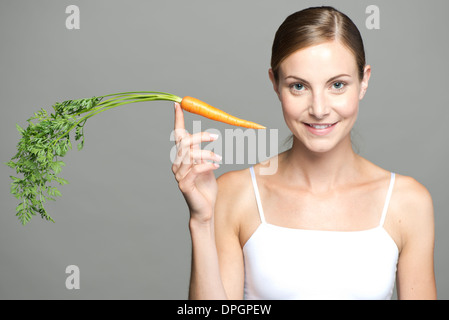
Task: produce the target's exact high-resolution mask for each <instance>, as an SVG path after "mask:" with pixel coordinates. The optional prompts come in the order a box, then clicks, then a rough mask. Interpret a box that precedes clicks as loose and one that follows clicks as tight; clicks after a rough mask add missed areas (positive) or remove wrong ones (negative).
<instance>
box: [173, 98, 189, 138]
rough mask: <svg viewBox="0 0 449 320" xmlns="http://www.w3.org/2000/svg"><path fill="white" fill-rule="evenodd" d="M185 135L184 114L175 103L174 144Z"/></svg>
mask: <svg viewBox="0 0 449 320" xmlns="http://www.w3.org/2000/svg"><path fill="white" fill-rule="evenodd" d="M185 133H186V129H185V125H184V112H183V111H182V109H181V105H180V104H179V103H178V102H175V142H176V143H178V142H179V140H180V139H181V138H182V137H183V136H184V135H185Z"/></svg>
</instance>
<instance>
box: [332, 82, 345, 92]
mask: <svg viewBox="0 0 449 320" xmlns="http://www.w3.org/2000/svg"><path fill="white" fill-rule="evenodd" d="M344 86H345V84H344V83H343V82H334V84H333V85H332V87H333V88H334V89H337V90H341V89H343V87H344Z"/></svg>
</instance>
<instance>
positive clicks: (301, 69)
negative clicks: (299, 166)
mask: <svg viewBox="0 0 449 320" xmlns="http://www.w3.org/2000/svg"><path fill="white" fill-rule="evenodd" d="M370 71H371V70H370V67H369V66H366V67H365V75H364V78H363V79H362V80H360V79H359V77H358V70H357V65H356V60H355V57H354V55H353V54H352V53H351V51H349V49H347V48H346V47H345V46H343V45H342V44H340V43H339V42H338V41H331V42H325V43H322V44H319V45H315V46H311V47H308V48H305V49H301V50H298V51H296V52H295V53H293V54H291V55H290V56H288V57H287V58H286V59H285V60H284V61H283V62H282V63H281V65H280V68H279V79H278V81H277V82H276V81H275V79H274V76H273V73H272V71H271V70H270V78H271V81H272V82H273V86H274V89H275V91H276V93H277V94H278V97H279V99H280V101H281V103H282V109H283V113H284V119H285V121H286V123H287V126H288V127H289V129H290V130H291V132H292V133H293V134H294V136H295V137H296V139H298V140H299V141H300V142H302V143H303V144H304V145H305V146H306V147H307V148H308V149H309V150H311V151H314V152H326V151H329V150H331V149H332V148H333V147H335V146H336V145H337V144H339V143H340V142H342V141H343V140H346V139H349V140H348V141H349V142H350V132H351V129H352V127H353V125H354V123H355V121H356V118H357V113H358V107H359V100H361V99H362V98H363V96H364V94H365V92H366V89H367V87H368V80H369V76H370Z"/></svg>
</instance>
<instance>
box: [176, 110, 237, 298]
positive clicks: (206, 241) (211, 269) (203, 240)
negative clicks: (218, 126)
mask: <svg viewBox="0 0 449 320" xmlns="http://www.w3.org/2000/svg"><path fill="white" fill-rule="evenodd" d="M214 139H216V137H214V136H211V135H210V134H209V133H206V132H201V133H196V134H193V135H191V134H189V133H188V132H187V131H186V130H185V128H184V115H183V112H182V109H181V108H180V106H179V105H178V104H175V141H176V146H177V155H176V159H175V161H174V163H173V165H172V171H173V174H174V175H175V179H176V180H177V182H178V187H179V189H180V190H181V192H182V194H183V196H184V198H185V199H186V202H187V205H188V207H189V211H190V220H189V228H190V234H191V239H192V266H191V279H190V290H189V298H190V299H227V298H228V297H231V298H234V299H235V298H236V295H235V294H234V290H233V288H234V286H224V285H223V281H222V277H224V278H225V279H226V281H225V283H229V282H233V281H235V280H234V279H233V277H232V276H228V275H229V274H230V273H229V272H233V271H234V269H233V268H231V269H229V268H228V266H229V265H230V264H232V263H233V257H232V255H229V252H230V250H229V249H230V248H233V249H234V251H233V250H231V251H232V252H235V250H236V249H237V247H236V246H235V243H236V242H235V239H238V237H234V234H233V231H232V230H236V229H235V228H234V227H233V225H232V224H233V223H234V221H233V220H232V219H229V218H228V216H227V214H226V213H227V210H228V209H227V206H226V205H225V204H227V203H231V202H232V201H231V200H230V199H228V198H227V192H226V191H227V190H229V188H228V187H227V186H226V185H227V184H226V183H221V185H223V187H222V188H218V183H217V181H216V179H215V175H214V173H213V170H214V169H216V168H217V166H215V165H214V164H213V163H211V162H208V161H206V160H212V161H219V160H220V158H219V157H217V156H216V155H215V154H214V153H212V152H210V151H207V150H200V147H199V146H200V143H201V142H207V141H212V140H214ZM222 180H224V181H225V182H226V181H229V179H222ZM218 189H221V190H224V192H219V191H218ZM234 189H235V188H234ZM219 194H222V195H223V196H219V197H217V195H219ZM217 198H218V199H222V200H221V201H217ZM221 208H222V209H221ZM216 217H217V219H215V218H216ZM215 220H219V221H220V222H219V223H218V228H217V229H218V230H219V232H217V237H216V232H215V231H216V228H215V226H214V222H215ZM216 239H217V240H216ZM217 243H218V244H219V245H218V247H219V250H217ZM219 251H220V252H223V254H221V255H220V258H219V254H218V252H219ZM240 252H241V250H240ZM223 257H224V259H223ZM241 265H242V268H243V263H241ZM223 270H224V271H223ZM242 270H243V269H242ZM242 283H243V282H242ZM225 288H226V289H229V291H230V294H227V292H226V290H225Z"/></svg>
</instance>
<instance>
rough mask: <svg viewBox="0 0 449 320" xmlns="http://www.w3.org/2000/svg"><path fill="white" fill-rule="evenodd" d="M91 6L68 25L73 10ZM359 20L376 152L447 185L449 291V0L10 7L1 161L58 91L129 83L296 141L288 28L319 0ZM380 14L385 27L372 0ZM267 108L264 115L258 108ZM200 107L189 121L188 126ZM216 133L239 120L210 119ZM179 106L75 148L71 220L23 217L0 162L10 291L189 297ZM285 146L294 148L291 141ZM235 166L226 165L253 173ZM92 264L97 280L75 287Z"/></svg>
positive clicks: (2, 32) (129, 112) (371, 150)
mask: <svg viewBox="0 0 449 320" xmlns="http://www.w3.org/2000/svg"><path fill="white" fill-rule="evenodd" d="M70 4H76V5H78V6H79V8H80V11H81V28H80V30H67V29H66V27H65V20H66V17H67V16H68V15H67V14H66V13H65V8H66V7H67V6H68V5H70ZM321 4H329V5H334V6H335V7H336V8H338V9H340V10H342V11H343V12H345V13H346V14H348V15H349V16H350V17H351V18H352V19H353V20H354V22H355V23H356V24H357V25H358V27H359V29H360V31H361V33H362V35H363V37H364V41H365V45H366V52H367V60H368V63H369V64H371V66H372V69H373V72H372V77H371V82H370V87H369V90H368V94H367V95H366V97H365V99H364V100H363V102H362V104H361V109H360V116H359V120H358V123H357V125H356V130H355V132H356V134H355V142H356V144H357V145H358V147H359V150H360V154H362V155H363V156H365V157H367V158H368V159H370V160H371V161H373V162H374V163H376V164H378V165H380V166H382V167H384V168H386V169H388V170H392V171H395V172H398V173H400V174H405V175H411V176H413V177H415V178H416V179H417V180H418V181H420V182H421V183H423V184H424V185H425V186H426V187H427V188H428V189H429V190H430V192H431V193H432V196H433V199H434V205H435V217H436V251H435V271H436V277H437V287H438V293H439V298H440V299H448V298H449V277H448V275H447V271H448V269H449V257H448V254H447V245H448V243H449V233H448V232H447V229H448V227H449V217H448V215H447V210H448V208H449V197H448V196H447V190H448V189H449V174H448V169H447V163H448V162H449V151H448V142H447V139H448V137H449V134H448V126H447V124H448V123H449V108H448V102H449V101H448V95H447V90H448V88H447V79H446V78H447V74H448V71H449V70H448V66H449V65H448V61H447V57H448V56H449V47H448V41H447V33H448V31H449V28H448V27H449V20H448V19H447V12H449V2H448V1H446V0H440V1H436V0H432V1H405V0H401V1H399V0H396V1H380V0H376V1H284V0H282V1H280V0H276V1H266V0H264V1H261V0H257V1H256V0H253V1H242V0H238V1H237V0H231V1H230V0H227V1H223V0H221V1H211V0H194V1H192V0H189V1H184V0H177V1H167V0H164V1H162V0H161V1H143V0H128V1H116V0H114V1H112V0H108V1H104V0H102V1H100V0H95V1H93V0H90V1H80V0H77V1H75V0H73V1H63V0H52V1H50V0H40V1H35V0H28V1H25V0H14V1H12V0H10V1H7V0H1V1H0V97H1V100H0V101H1V102H0V108H1V117H0V150H1V151H0V152H1V153H0V160H1V162H2V163H4V162H7V161H8V160H9V159H10V158H11V157H12V156H13V155H14V154H15V151H16V144H17V141H18V139H19V135H18V133H17V131H16V129H15V124H16V123H18V124H20V125H22V126H25V125H26V121H25V120H26V119H28V118H29V117H30V116H31V115H32V114H33V113H34V112H35V111H37V110H38V109H40V108H41V107H43V108H46V109H47V110H50V109H49V108H50V107H51V105H52V104H53V103H54V102H56V101H63V100H67V99H76V98H83V97H91V96H94V95H102V94H108V93H113V92H121V91H136V90H154V91H166V92H170V93H174V94H177V95H179V96H184V95H191V96H195V97H197V98H200V99H202V100H205V101H207V102H209V103H211V104H213V105H216V106H217V107H220V108H222V109H225V110H226V111H228V112H230V113H233V114H235V115H238V116H240V117H242V118H245V119H249V120H253V121H256V122H259V123H262V124H265V125H266V126H267V127H269V128H277V129H279V146H280V149H281V147H282V145H281V144H282V142H283V140H284V139H285V138H286V137H287V136H288V134H289V131H288V129H287V128H286V126H285V124H284V121H283V118H282V114H281V111H280V105H279V103H278V100H277V98H276V96H275V94H274V93H273V91H272V88H271V84H270V82H269V80H268V76H267V69H268V67H269V59H270V49H271V43H272V40H273V36H274V33H275V31H276V29H277V27H278V26H279V25H280V23H281V22H282V21H283V20H284V18H285V17H286V16H287V15H289V14H290V13H293V12H294V11H297V10H300V9H303V8H305V7H308V6H311V5H321ZM370 4H375V5H377V6H379V8H380V18H381V21H380V30H368V29H367V28H366V27H365V19H366V18H367V14H366V13H365V8H366V7H367V6H368V5H370ZM256 110H257V112H256ZM193 120H199V117H197V116H191V115H187V116H186V122H187V127H191V126H192V121H193ZM201 125H202V129H203V130H206V129H209V128H216V129H218V130H220V132H224V129H226V128H229V126H225V125H221V124H218V123H215V122H211V121H209V120H205V119H201ZM172 127H173V108H172V103H170V102H148V103H143V104H135V105H131V106H128V107H124V108H122V109H120V108H118V109H114V110H111V111H108V112H105V113H103V114H102V115H101V116H98V117H94V118H92V119H90V120H89V121H88V123H87V125H86V130H85V134H86V144H85V148H84V150H82V151H80V152H78V151H77V150H76V148H75V149H74V150H72V151H71V152H69V153H68V154H67V156H66V157H65V158H64V161H65V162H66V164H67V166H66V167H65V168H64V169H63V171H62V173H61V176H62V177H64V178H66V179H67V180H69V182H70V184H69V185H66V186H64V187H61V188H60V190H61V191H62V193H63V196H62V197H61V198H58V201H57V202H55V203H50V204H48V205H47V208H48V210H49V212H50V214H51V215H52V216H53V218H55V219H56V224H53V223H49V222H46V221H44V220H42V219H41V218H40V217H34V218H33V219H32V221H31V222H30V223H29V224H28V225H27V226H25V227H23V226H21V225H20V224H19V222H18V220H17V218H16V217H15V206H16V205H17V200H16V199H15V198H14V197H12V196H11V195H10V194H9V183H10V179H9V175H11V174H13V172H12V170H10V169H9V168H8V167H6V166H4V165H1V166H0V181H1V184H0V204H1V207H0V208H1V215H0V298H2V299H122V298H123V299H184V298H186V297H187V290H188V279H189V272H190V250H191V248H190V237H189V233H188V228H187V222H188V212H187V210H186V205H185V202H184V199H183V197H182V195H181V193H180V192H179V191H178V189H177V186H176V183H175V181H174V178H173V176H172V173H171V169H170V167H171V162H170V158H169V154H170V150H171V149H172V146H173V142H172V141H170V133H171V130H172ZM280 151H281V150H280ZM248 165H249V164H248V163H245V164H243V165H238V164H226V165H222V167H221V168H220V169H219V170H218V171H217V174H221V173H223V172H225V171H228V170H233V169H238V168H242V167H247V166H248ZM71 264H74V265H77V266H78V267H79V268H80V272H81V284H80V285H81V288H80V289H79V290H67V289H66V287H65V280H66V277H67V276H68V275H67V274H65V269H66V267H67V266H68V265H71Z"/></svg>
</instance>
